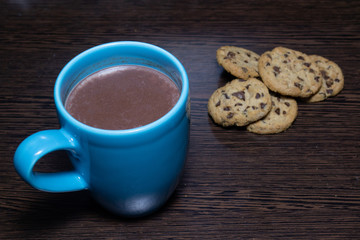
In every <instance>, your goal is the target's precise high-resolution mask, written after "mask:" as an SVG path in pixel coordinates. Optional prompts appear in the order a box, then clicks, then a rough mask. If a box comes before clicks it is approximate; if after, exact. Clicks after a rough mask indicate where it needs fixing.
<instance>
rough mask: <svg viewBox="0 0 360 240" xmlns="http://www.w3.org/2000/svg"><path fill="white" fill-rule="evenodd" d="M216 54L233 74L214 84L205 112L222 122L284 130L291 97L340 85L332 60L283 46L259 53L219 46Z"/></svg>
mask: <svg viewBox="0 0 360 240" xmlns="http://www.w3.org/2000/svg"><path fill="white" fill-rule="evenodd" d="M216 57H217V61H218V63H219V64H220V65H221V66H222V67H223V68H224V69H225V70H226V71H227V72H229V73H230V74H232V75H233V76H235V77H236V79H234V80H232V81H231V82H229V83H228V84H226V85H225V86H223V87H221V88H219V89H217V90H216V91H215V92H214V93H213V94H212V95H211V97H210V99H209V102H208V111H209V114H210V116H211V117H212V119H213V120H214V122H215V123H217V124H219V125H222V126H224V127H228V126H246V128H247V130H248V131H250V132H254V133H257V134H273V133H279V132H282V131H285V130H286V129H288V128H289V127H290V126H291V124H292V123H293V122H294V120H295V118H296V116H297V112H298V106H297V102H296V99H299V98H301V99H303V100H305V101H307V102H319V101H323V100H325V99H326V98H328V97H332V96H335V95H337V94H338V93H339V92H340V91H341V90H342V89H343V86H344V77H343V74H342V71H341V69H340V67H339V66H338V65H337V64H336V63H334V62H332V61H330V60H328V59H326V58H324V57H321V56H317V55H307V54H305V53H302V52H299V51H295V50H292V49H288V48H284V47H276V48H274V49H273V50H272V51H267V52H265V53H263V54H262V55H261V56H259V55H258V54H256V53H254V52H252V51H250V50H247V49H244V48H240V47H234V46H223V47H220V48H219V49H218V50H217V53H216Z"/></svg>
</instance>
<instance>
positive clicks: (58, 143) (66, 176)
mask: <svg viewBox="0 0 360 240" xmlns="http://www.w3.org/2000/svg"><path fill="white" fill-rule="evenodd" d="M76 146H77V144H76V142H75V140H74V139H73V138H72V137H67V133H66V131H64V130H63V129H59V130H45V131H40V132H37V133H35V134H33V135H31V136H29V137H27V138H26V139H25V140H24V141H23V142H22V143H21V144H20V145H19V147H18V148H17V150H16V152H15V155H14V166H15V169H16V171H17V172H18V173H19V175H20V176H21V177H22V178H23V179H24V180H25V181H26V182H27V183H29V184H30V185H31V186H33V187H34V188H37V189H39V190H42V191H47V192H71V191H78V190H83V189H87V187H88V185H87V183H86V181H85V180H84V178H83V176H81V175H80V174H79V173H78V172H77V171H75V170H74V171H65V172H58V173H39V172H34V171H33V168H34V166H35V164H36V162H37V161H38V160H39V159H40V158H42V157H43V156H45V155H46V154H48V153H50V152H53V151H56V150H68V151H71V150H76V148H77V147H76Z"/></svg>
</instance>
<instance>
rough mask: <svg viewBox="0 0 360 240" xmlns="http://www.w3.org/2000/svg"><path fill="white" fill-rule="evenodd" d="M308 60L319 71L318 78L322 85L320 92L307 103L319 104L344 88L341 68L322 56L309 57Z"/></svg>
mask: <svg viewBox="0 0 360 240" xmlns="http://www.w3.org/2000/svg"><path fill="white" fill-rule="evenodd" d="M310 59H311V60H312V62H313V63H314V64H315V65H316V66H317V67H318V69H319V74H318V76H319V78H320V81H321V82H322V85H321V87H320V90H319V91H318V92H317V93H315V95H313V96H311V97H310V98H309V99H308V102H320V101H323V100H325V99H327V98H328V97H332V96H335V95H337V94H338V93H339V92H340V91H341V90H342V89H343V87H344V76H343V73H342V71H341V68H340V67H339V66H338V65H337V64H336V63H334V62H332V61H330V60H328V59H326V58H324V57H322V56H317V55H311V56H310Z"/></svg>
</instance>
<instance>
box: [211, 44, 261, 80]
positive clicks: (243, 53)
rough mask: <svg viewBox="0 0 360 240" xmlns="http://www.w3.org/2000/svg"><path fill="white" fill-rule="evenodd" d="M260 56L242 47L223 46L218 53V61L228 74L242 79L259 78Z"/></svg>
mask: <svg viewBox="0 0 360 240" xmlns="http://www.w3.org/2000/svg"><path fill="white" fill-rule="evenodd" d="M259 57H260V56H259V55H258V54H256V53H254V52H252V51H250V50H247V49H244V48H240V47H234V46H222V47H220V48H219V49H218V50H217V51H216V59H217V61H218V63H219V65H221V66H222V67H223V68H224V69H225V70H226V71H227V72H229V73H230V74H232V75H233V76H235V77H237V78H241V79H244V80H246V79H249V78H251V77H258V76H259V72H258V60H259Z"/></svg>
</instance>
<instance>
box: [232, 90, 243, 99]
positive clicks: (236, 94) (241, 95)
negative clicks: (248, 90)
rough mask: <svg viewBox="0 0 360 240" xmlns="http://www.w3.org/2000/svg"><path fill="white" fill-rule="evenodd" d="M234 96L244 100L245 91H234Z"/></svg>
mask: <svg viewBox="0 0 360 240" xmlns="http://www.w3.org/2000/svg"><path fill="white" fill-rule="evenodd" d="M231 95H233V96H234V97H237V98H238V99H240V100H244V101H245V92H244V91H240V92H234V93H233V94H231Z"/></svg>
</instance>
